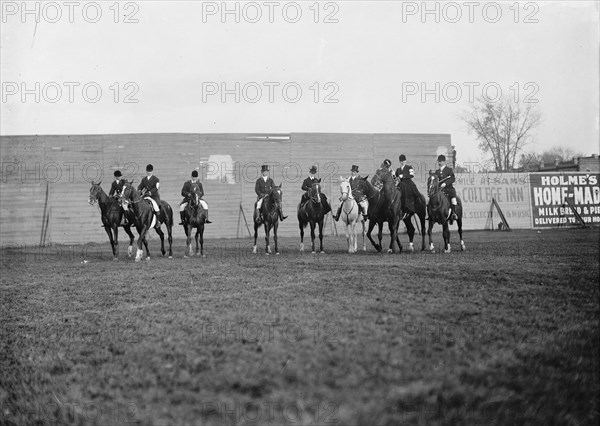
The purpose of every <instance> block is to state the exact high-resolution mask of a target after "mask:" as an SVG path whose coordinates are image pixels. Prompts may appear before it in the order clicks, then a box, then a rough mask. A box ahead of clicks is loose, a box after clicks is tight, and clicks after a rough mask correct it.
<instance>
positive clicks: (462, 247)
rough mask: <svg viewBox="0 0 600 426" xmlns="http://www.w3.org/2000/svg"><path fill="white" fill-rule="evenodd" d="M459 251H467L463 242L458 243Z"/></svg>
mask: <svg viewBox="0 0 600 426" xmlns="http://www.w3.org/2000/svg"><path fill="white" fill-rule="evenodd" d="M460 249H461V251H465V250H466V249H467V246H465V243H463V242H461V243H460Z"/></svg>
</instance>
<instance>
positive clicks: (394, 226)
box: [355, 171, 403, 253]
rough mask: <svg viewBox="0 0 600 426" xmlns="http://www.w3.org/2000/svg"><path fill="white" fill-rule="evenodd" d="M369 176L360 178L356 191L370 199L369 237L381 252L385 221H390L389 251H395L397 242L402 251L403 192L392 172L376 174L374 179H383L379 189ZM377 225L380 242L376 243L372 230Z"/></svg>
mask: <svg viewBox="0 0 600 426" xmlns="http://www.w3.org/2000/svg"><path fill="white" fill-rule="evenodd" d="M367 178H368V176H367V177H364V178H360V179H359V180H358V183H357V188H356V191H355V192H357V193H361V194H364V195H366V197H367V199H368V200H369V210H368V212H367V213H368V218H369V228H368V230H367V238H369V241H371V244H373V247H375V249H376V250H377V251H378V252H381V250H382V245H381V239H382V237H383V222H388V226H389V230H390V236H391V240H390V246H389V248H388V251H387V252H388V253H393V252H395V245H394V243H395V244H398V249H399V251H400V252H402V244H401V243H400V239H399V238H398V227H399V225H400V219H401V218H402V215H403V211H402V192H401V191H400V189H399V188H397V187H396V184H395V182H394V178H393V176H392V174H391V172H389V171H388V172H387V173H382V174H380V175H377V176H374V177H373V179H372V180H373V181H381V183H382V188H381V190H378V189H377V188H375V186H373V184H372V183H370V182H369V181H368V180H367ZM375 225H378V228H379V233H378V238H379V243H378V244H377V243H375V241H374V240H373V238H372V237H371V232H372V231H373V228H374V227H375Z"/></svg>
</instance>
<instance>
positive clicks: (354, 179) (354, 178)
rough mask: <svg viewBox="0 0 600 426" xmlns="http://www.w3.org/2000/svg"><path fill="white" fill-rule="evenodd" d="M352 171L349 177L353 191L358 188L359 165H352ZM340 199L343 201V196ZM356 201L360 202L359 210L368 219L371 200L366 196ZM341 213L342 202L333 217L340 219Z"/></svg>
mask: <svg viewBox="0 0 600 426" xmlns="http://www.w3.org/2000/svg"><path fill="white" fill-rule="evenodd" d="M350 173H352V175H351V176H350V177H349V178H348V182H350V189H351V190H352V191H354V190H355V189H356V188H357V186H358V180H359V179H360V175H359V174H358V166H356V165H352V168H351V169H350ZM340 201H342V199H341V198H340ZM356 201H357V203H358V210H359V211H360V213H362V215H363V219H364V220H367V219H368V217H367V211H368V210H369V201H368V200H367V199H366V197H365V198H364V199H362V200H356ZM340 214H342V204H340V206H339V207H338V209H337V212H336V213H335V215H334V216H333V219H334V220H336V221H337V220H339V219H340Z"/></svg>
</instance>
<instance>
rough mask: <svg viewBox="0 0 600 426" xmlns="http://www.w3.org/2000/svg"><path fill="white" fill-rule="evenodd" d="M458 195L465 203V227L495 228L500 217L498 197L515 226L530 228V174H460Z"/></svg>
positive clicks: (509, 222)
mask: <svg viewBox="0 0 600 426" xmlns="http://www.w3.org/2000/svg"><path fill="white" fill-rule="evenodd" d="M454 188H456V194H457V195H458V196H459V197H460V198H461V199H462V202H463V229H493V228H496V227H497V226H498V223H500V217H499V214H498V212H497V211H496V209H495V208H493V207H492V198H494V199H495V200H496V202H497V203H498V205H499V206H500V208H501V209H502V212H503V213H504V217H505V218H506V221H507V222H508V225H509V226H510V227H511V228H513V229H528V228H531V207H530V205H531V203H530V199H529V175H528V174H526V173H520V174H519V173H457V174H456V182H455V183H454Z"/></svg>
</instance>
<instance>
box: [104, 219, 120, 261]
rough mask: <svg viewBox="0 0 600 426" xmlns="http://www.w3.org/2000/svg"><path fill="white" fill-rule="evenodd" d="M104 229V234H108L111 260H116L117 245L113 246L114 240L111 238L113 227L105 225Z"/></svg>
mask: <svg viewBox="0 0 600 426" xmlns="http://www.w3.org/2000/svg"><path fill="white" fill-rule="evenodd" d="M104 230H105V231H106V234H107V235H108V241H110V247H111V248H112V252H113V260H117V259H118V256H119V254H118V251H117V247H115V240H114V239H113V229H112V228H110V227H108V226H105V227H104Z"/></svg>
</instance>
